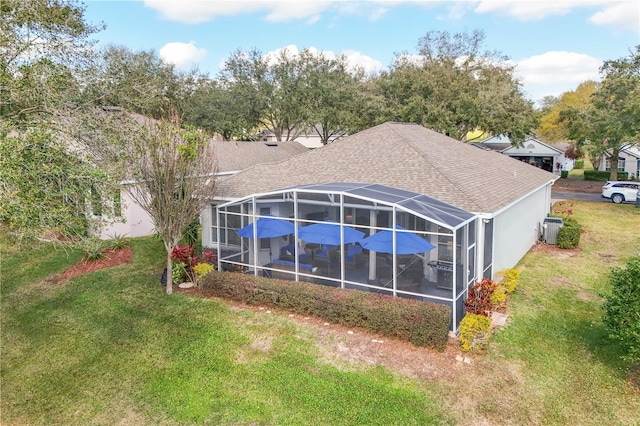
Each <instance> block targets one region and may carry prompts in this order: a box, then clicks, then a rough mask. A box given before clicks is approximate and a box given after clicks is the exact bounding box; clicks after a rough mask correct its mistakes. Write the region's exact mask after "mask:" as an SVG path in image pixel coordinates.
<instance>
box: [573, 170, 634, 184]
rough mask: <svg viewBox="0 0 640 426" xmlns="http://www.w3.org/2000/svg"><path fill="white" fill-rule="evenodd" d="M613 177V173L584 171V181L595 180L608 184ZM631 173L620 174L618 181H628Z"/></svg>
mask: <svg viewBox="0 0 640 426" xmlns="http://www.w3.org/2000/svg"><path fill="white" fill-rule="evenodd" d="M610 177H611V173H609V172H601V171H598V170H585V171H584V180H595V181H598V182H606V181H608V180H609V178H610ZM628 177H629V173H627V172H618V177H617V180H628Z"/></svg>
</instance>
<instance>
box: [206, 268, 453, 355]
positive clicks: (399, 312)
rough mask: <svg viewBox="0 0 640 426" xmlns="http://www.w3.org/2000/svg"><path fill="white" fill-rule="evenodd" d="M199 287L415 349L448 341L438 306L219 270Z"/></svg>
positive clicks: (446, 312) (447, 318) (446, 314)
mask: <svg viewBox="0 0 640 426" xmlns="http://www.w3.org/2000/svg"><path fill="white" fill-rule="evenodd" d="M200 288H201V289H202V290H203V291H205V292H207V293H209V294H212V295H214V296H217V297H221V298H224V299H230V300H235V301H238V302H242V303H246V304H248V305H262V306H270V307H273V308H280V309H284V310H287V311H290V312H295V313H298V314H302V315H310V316H315V317H318V318H323V319H325V320H326V321H330V322H333V323H337V324H341V325H345V326H349V327H351V326H353V327H360V328H362V329H364V330H367V331H369V332H373V333H379V334H382V335H384V336H387V337H393V338H398V339H402V340H408V341H410V342H412V343H413V344H415V345H416V346H426V347H430V348H435V349H438V350H444V348H445V346H446V344H447V341H448V338H449V327H450V325H451V309H450V308H449V307H448V306H446V305H442V304H438V303H433V302H423V301H418V300H414V299H406V298H399V297H393V296H388V295H381V294H377V293H368V292H364V291H359V290H348V289H341V288H335V287H328V286H323V285H319V284H311V283H305V282H295V281H287V280H276V279H269V278H264V277H256V276H254V275H246V274H240V273H234V272H222V271H213V272H211V273H209V274H207V275H206V276H205V277H203V279H202V281H201V283H200Z"/></svg>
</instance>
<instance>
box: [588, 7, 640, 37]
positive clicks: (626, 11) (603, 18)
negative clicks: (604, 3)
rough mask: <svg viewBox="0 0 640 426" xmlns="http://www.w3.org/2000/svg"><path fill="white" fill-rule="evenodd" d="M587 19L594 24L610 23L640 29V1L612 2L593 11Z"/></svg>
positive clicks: (628, 28) (627, 28)
mask: <svg viewBox="0 0 640 426" xmlns="http://www.w3.org/2000/svg"><path fill="white" fill-rule="evenodd" d="M589 21H590V22H591V23H593V24H595V25H610V26H612V27H614V28H618V27H619V28H621V29H625V30H631V31H636V32H639V31H640V3H639V2H637V1H633V2H620V3H617V2H616V3H613V4H611V5H610V6H608V7H605V8H604V9H602V10H600V11H599V12H597V13H595V14H594V15H593V16H591V18H590V19H589Z"/></svg>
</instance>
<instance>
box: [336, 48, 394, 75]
mask: <svg viewBox="0 0 640 426" xmlns="http://www.w3.org/2000/svg"><path fill="white" fill-rule="evenodd" d="M342 54H343V55H344V56H346V58H347V62H348V63H349V65H351V66H359V67H361V68H362V69H364V71H365V73H367V74H371V73H376V72H378V71H382V70H383V69H384V68H385V67H384V66H383V65H382V63H381V62H380V61H378V60H377V59H373V58H372V57H371V56H367V55H364V54H362V53H360V52H357V51H355V50H345V51H343V52H342Z"/></svg>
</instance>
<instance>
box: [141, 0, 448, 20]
mask: <svg viewBox="0 0 640 426" xmlns="http://www.w3.org/2000/svg"><path fill="white" fill-rule="evenodd" d="M401 3H405V1H404V0H394V1H390V0H383V1H346V0H313V1H309V0H304V1H300V0H270V1H268V0H235V1H219V0H182V1H178V0H144V5H145V6H146V7H148V8H151V9H154V10H157V11H158V12H160V14H161V15H162V17H163V18H165V19H167V20H170V21H177V22H182V23H185V24H197V23H202V22H208V21H211V20H212V19H215V18H216V17H220V16H237V15H243V14H249V13H256V12H264V13H265V17H264V19H265V20H266V21H269V22H286V21H291V20H295V19H304V20H306V21H307V23H308V24H314V23H316V22H318V21H319V20H320V18H321V14H322V13H323V12H326V11H331V12H334V13H337V14H339V15H357V16H365V17H367V18H368V19H369V20H371V21H376V20H378V19H380V18H381V17H382V16H383V15H384V14H386V13H387V12H388V10H389V8H390V7H393V6H395V5H396V4H401ZM411 3H417V4H425V3H432V2H431V1H426V2H425V1H424V0H422V1H412V2H411ZM434 3H438V2H434Z"/></svg>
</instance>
